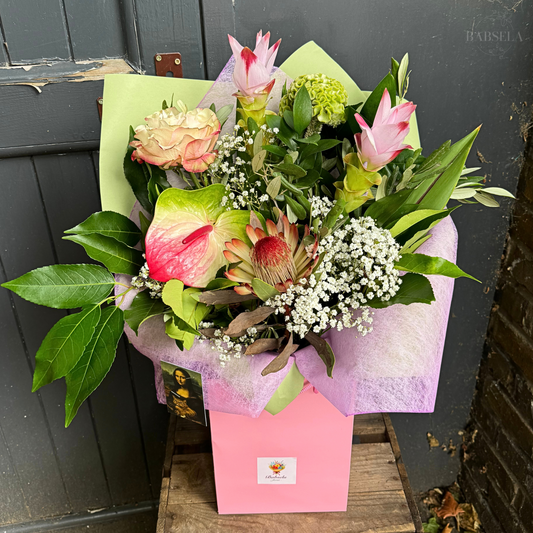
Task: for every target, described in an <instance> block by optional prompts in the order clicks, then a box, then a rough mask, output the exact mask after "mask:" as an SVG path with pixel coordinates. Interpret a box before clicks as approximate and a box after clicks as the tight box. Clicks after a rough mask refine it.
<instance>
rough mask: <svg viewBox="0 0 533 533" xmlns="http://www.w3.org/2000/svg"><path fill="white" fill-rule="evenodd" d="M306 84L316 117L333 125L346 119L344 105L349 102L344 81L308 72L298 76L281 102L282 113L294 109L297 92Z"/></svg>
mask: <svg viewBox="0 0 533 533" xmlns="http://www.w3.org/2000/svg"><path fill="white" fill-rule="evenodd" d="M304 84H305V88H306V89H307V91H308V93H309V96H310V97H311V103H312V104H313V117H314V119H316V120H318V122H320V123H322V124H328V125H329V126H333V127H336V126H338V125H339V124H342V123H343V122H344V121H345V118H344V107H345V106H346V104H347V103H348V93H347V92H346V89H345V88H344V87H343V85H342V83H340V82H339V81H337V80H335V79H333V78H328V76H326V75H325V74H306V75H304V76H299V77H298V78H296V79H295V80H294V81H293V82H292V84H291V86H290V88H289V90H288V91H287V94H286V95H285V96H284V97H283V98H282V99H281V102H280V103H279V114H280V115H283V112H284V111H285V110H287V109H289V110H291V111H292V106H293V105H294V99H295V97H296V93H297V92H298V90H299V89H300V87H302V85H304ZM313 122H314V121H313Z"/></svg>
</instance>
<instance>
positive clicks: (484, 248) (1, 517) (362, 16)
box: [0, 0, 533, 533]
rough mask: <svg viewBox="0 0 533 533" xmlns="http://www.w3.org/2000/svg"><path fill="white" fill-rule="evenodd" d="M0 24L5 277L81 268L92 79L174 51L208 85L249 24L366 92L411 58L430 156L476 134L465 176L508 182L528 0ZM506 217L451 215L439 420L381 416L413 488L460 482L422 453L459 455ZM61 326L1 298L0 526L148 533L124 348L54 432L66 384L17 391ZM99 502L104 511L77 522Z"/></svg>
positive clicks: (145, 482) (159, 410) (145, 462)
mask: <svg viewBox="0 0 533 533" xmlns="http://www.w3.org/2000/svg"><path fill="white" fill-rule="evenodd" d="M0 19H1V20H0V22H1V24H0V30H1V32H2V35H1V38H2V41H4V42H5V43H6V45H5V46H4V47H3V48H2V52H0V54H1V55H0V61H3V64H4V65H5V66H8V67H10V68H8V69H0V104H1V105H0V114H1V116H2V127H1V128H0V158H1V160H0V186H1V188H0V224H1V226H0V227H1V230H0V280H2V281H3V280H4V279H11V278H13V277H16V276H19V275H21V274H22V273H24V272H26V271H27V270H29V269H32V268H36V267H39V266H43V265H46V264H50V263H54V262H78V261H83V260H84V257H83V254H82V253H81V252H80V249H78V248H77V247H76V246H75V245H74V244H72V243H69V242H65V241H62V240H60V238H59V237H60V235H61V232H62V231H63V230H64V229H66V228H68V227H71V226H73V225H75V224H76V223H77V222H79V221H80V220H81V219H83V218H84V217H85V216H87V215H88V214H90V213H91V212H92V211H95V210H97V209H98V208H99V201H98V182H97V168H98V153H97V150H98V139H99V120H98V115H97V111H96V104H95V100H96V98H97V97H98V96H100V95H101V94H102V80H101V79H99V72H100V73H101V72H102V69H106V68H107V69H118V70H121V69H124V70H127V69H128V68H130V67H131V68H132V69H133V70H134V71H136V72H139V73H141V72H146V73H147V74H153V73H154V69H153V56H154V54H155V53H157V52H174V51H176V52H181V54H182V57H183V67H184V75H185V76H186V77H191V78H192V77H194V78H205V77H207V78H209V79H214V78H215V77H216V75H217V74H218V72H219V71H220V69H221V68H222V67H223V66H224V64H225V62H226V61H227V59H228V57H229V55H230V49H229V46H228V45H227V38H226V34H227V33H231V34H232V35H235V36H236V37H237V38H238V39H239V41H240V42H241V43H243V44H248V45H252V44H253V43H254V40H255V38H254V36H255V33H256V32H257V31H258V30H259V29H261V28H262V29H263V31H267V30H270V31H271V32H272V34H273V36H274V38H275V39H277V38H279V37H281V38H282V39H283V41H282V45H281V49H280V52H279V55H278V64H280V63H281V62H282V61H283V60H284V59H285V58H286V57H287V56H288V55H290V54H291V53H292V52H293V51H294V50H295V49H296V48H297V47H298V46H300V45H302V44H304V43H305V42H306V41H308V40H310V39H313V40H315V41H316V42H317V43H318V44H319V45H320V46H322V47H323V48H324V49H325V50H326V51H327V52H328V53H329V54H330V55H331V56H332V57H333V58H335V59H336V60H337V61H338V62H339V63H340V64H341V65H342V66H343V67H344V68H345V69H346V70H347V71H348V73H349V74H350V75H351V76H352V77H353V78H354V79H355V80H356V81H357V83H358V84H359V85H360V86H361V88H363V89H368V88H372V87H373V86H375V84H376V83H377V82H378V81H379V79H380V78H381V76H382V75H383V73H384V72H385V71H386V70H387V69H388V65H389V60H390V57H391V55H394V56H395V57H397V58H399V57H401V56H402V55H403V53H405V52H406V51H408V52H409V54H410V58H411V67H412V69H413V73H412V75H411V86H410V91H409V97H410V98H411V99H413V100H414V101H415V102H416V103H417V104H418V105H419V107H418V110H417V115H418V120H419V126H420V132H421V136H422V139H423V143H424V146H425V147H426V149H427V150H432V149H433V148H435V147H436V146H437V145H438V144H439V143H440V142H442V141H443V140H445V139H448V138H450V139H457V138H459V137H461V136H463V135H464V134H466V133H467V132H468V131H470V130H471V129H473V128H474V127H475V126H477V125H478V124H480V123H483V124H484V126H483V128H482V132H481V134H480V135H479V137H478V141H477V144H476V146H477V149H478V150H479V154H478V155H477V156H476V154H475V153H474V154H473V155H472V157H471V159H470V161H469V164H470V166H477V165H479V161H480V160H481V161H486V162H484V163H483V164H482V167H483V170H482V172H483V173H484V174H487V179H488V181H489V182H490V183H491V184H492V185H500V186H505V187H507V188H509V189H510V190H514V188H515V186H516V182H517V178H518V172H519V166H520V155H521V152H522V149H523V142H522V138H521V131H522V130H523V129H524V128H525V123H526V122H527V121H528V120H529V116H530V114H529V108H528V107H526V102H529V103H530V102H531V101H532V97H533V86H532V84H531V80H530V78H531V72H532V66H533V54H532V51H533V50H532V42H531V31H530V29H529V28H530V27H531V24H532V22H533V10H532V7H531V5H530V4H529V3H526V2H520V1H519V0H498V2H494V1H481V0H463V1H462V2H456V1H455V0H438V1H433V2H428V1H427V0H374V1H372V2H370V1H368V0H331V1H329V2H323V1H320V0H306V1H305V2H304V1H302V0H300V1H298V0H270V1H269V2H268V3H267V2H265V1H264V0H261V1H259V0H202V1H200V0H107V1H104V0H94V1H91V2H87V1H84V2H82V1H80V0H39V2H36V1H35V0H33V1H32V0H18V1H17V2H12V1H9V0H0ZM495 35H498V39H497V40H496V37H495ZM103 58H107V59H106V60H105V61H104V60H103ZM113 58H115V59H113ZM121 60H123V61H122V62H120V61H121ZM124 60H125V61H124ZM80 61H86V62H88V63H89V64H85V65H79V64H78V63H79V62H80ZM113 61H115V63H113V64H112V65H111V63H110V62H113ZM117 61H118V62H117ZM43 63H44V64H46V66H39V65H42V64H43ZM16 65H23V66H25V67H28V66H32V68H31V69H29V70H25V69H24V68H15V67H16ZM33 65H35V66H33ZM76 72H78V73H79V72H84V73H83V74H81V75H79V74H76ZM43 77H44V78H45V80H44V81H43V79H42V78H43ZM24 83H25V84H30V85H21V84H24ZM43 83H46V84H44V85H43ZM39 91H40V92H39ZM104 105H105V103H104ZM508 208H509V204H508V203H504V206H503V208H502V209H500V210H489V209H488V208H482V207H478V206H467V207H462V208H461V209H460V210H459V212H458V214H457V215H456V216H455V217H454V218H455V221H456V223H457V226H458V228H459V233H460V242H459V261H460V264H461V265H462V267H463V268H464V269H465V270H466V271H468V272H470V273H472V274H474V275H476V277H478V278H480V279H481V280H482V281H483V285H482V286H479V285H476V284H474V283H472V282H469V281H466V280H460V281H458V282H457V285H456V292H455V296H454V301H453V306H452V315H451V318H450V325H449V332H448V338H447V343H446V349H445V356H444V362H443V368H442V374H441V383H440V389H439V395H438V401H437V408H436V411H435V413H434V414H431V415H395V416H394V417H393V421H394V424H395V428H396V431H397V433H398V437H399V439H400V445H401V447H402V451H403V457H404V460H405V462H406V464H407V468H408V471H409V475H410V477H411V481H412V483H413V486H414V488H415V490H423V489H427V488H428V487H432V486H434V485H442V484H446V483H449V482H450V481H451V480H452V479H454V477H455V475H456V472H457V468H458V455H459V454H458V453H457V454H456V455H455V456H452V455H451V454H450V453H448V451H444V450H442V449H441V448H440V447H439V448H432V449H430V448H429V446H428V444H427V439H426V433H427V432H431V433H432V434H434V435H435V437H436V438H438V439H439V441H440V443H441V444H445V445H447V446H448V445H449V441H450V440H452V441H453V444H454V445H458V448H460V441H461V437H460V436H459V435H458V432H459V431H460V430H461V429H462V428H463V427H464V425H465V423H466V420H467V416H468V411H469V406H470V402H471V398H472V393H473V389H474V382H475V375H476V372H477V367H478V363H479V360H480V358H481V354H482V349H483V343H484V336H485V331H486V326H487V320H488V313H489V310H490V305H491V302H492V294H493V288H494V283H495V280H496V277H497V276H496V273H497V270H498V268H499V264H500V255H501V251H502V249H503V239H504V235H505V232H506V229H507V225H508V213H509V210H508ZM59 316H61V312H59V311H54V310H48V309H44V308H38V307H36V306H33V305H31V304H28V303H26V302H24V301H22V300H20V299H19V298H17V297H11V296H10V295H9V294H8V293H7V292H6V291H0V338H1V339H2V345H1V348H0V350H1V352H0V353H1V355H0V525H3V524H12V525H13V524H25V528H26V529H20V528H18V526H17V531H24V530H25V531H47V530H50V528H52V527H54V526H53V524H54V520H55V519H54V518H53V517H57V516H60V515H68V516H70V520H71V522H70V523H71V524H72V527H74V526H75V525H76V524H81V523H87V524H89V523H90V520H91V519H92V520H94V519H95V517H96V519H97V520H104V519H108V518H109V517H113V516H115V518H117V519H118V517H119V516H124V517H125V518H124V521H123V522H121V523H122V524H123V525H121V526H118V525H117V524H118V522H114V523H111V524H110V525H109V528H110V529H109V531H113V532H118V531H128V532H133V533H135V531H153V530H154V526H153V524H154V522H153V521H152V520H153V518H152V516H151V515H150V512H149V511H150V509H151V507H152V506H153V505H154V501H155V500H156V499H157V496H158V484H159V482H160V462H161V453H162V450H163V441H164V439H165V434H164V432H165V425H166V413H165V409H164V408H163V407H161V406H158V405H157V404H156V403H155V399H154V395H153V390H152V385H153V384H152V381H153V378H152V369H151V367H150V364H149V363H148V362H147V361H146V360H145V359H144V358H143V357H142V356H140V355H139V354H137V353H135V351H134V350H132V349H131V348H130V347H128V346H127V345H126V344H123V345H121V348H120V351H119V355H118V357H117V362H116V364H115V365H114V367H113V369H112V371H111V373H110V375H109V376H108V377H107V379H106V380H105V382H104V384H103V385H102V387H101V388H100V389H99V390H98V391H97V392H96V394H95V395H94V396H93V398H92V399H91V401H90V402H87V404H86V405H85V406H84V407H83V408H82V409H81V412H80V414H79V415H78V417H77V419H76V420H75V421H74V423H73V425H72V426H71V428H69V429H68V430H65V429H64V428H63V396H64V391H63V389H62V385H61V384H54V385H52V386H49V387H46V388H45V389H43V390H42V391H40V392H39V393H36V394H31V393H30V384H31V372H32V367H33V356H34V353H35V351H36V349H37V347H38V345H39V343H40V342H41V340H42V338H43V336H44V335H45V333H46V331H47V329H48V328H49V327H50V326H51V325H52V323H53V322H54V321H55V320H57V318H58V317H59ZM136 504H137V505H136ZM99 508H104V509H107V511H106V510H104V511H103V512H102V513H87V510H89V509H90V510H94V509H99ZM109 509H111V510H109ZM138 511H141V512H142V511H147V512H145V513H144V514H142V513H141V514H132V513H134V512H138ZM114 512H115V513H118V514H116V515H113V513H114ZM128 517H130V518H128ZM39 520H45V522H38V521H39ZM46 520H48V521H46ZM113 524H114V525H113ZM13 527H14V526H4V527H3V528H2V530H6V531H10V528H11V530H13V531H14V529H13ZM31 527H33V528H34V529H31ZM101 527H103V526H101ZM28 528H30V529H28ZM47 528H48V529H47ZM72 531H74V529H72ZM102 531H104V529H102ZM106 531H107V529H106Z"/></svg>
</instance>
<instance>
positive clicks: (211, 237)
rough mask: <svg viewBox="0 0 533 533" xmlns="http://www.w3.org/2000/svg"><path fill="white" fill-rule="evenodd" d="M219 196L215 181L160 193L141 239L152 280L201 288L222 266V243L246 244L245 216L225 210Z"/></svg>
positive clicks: (221, 190) (223, 191)
mask: <svg viewBox="0 0 533 533" xmlns="http://www.w3.org/2000/svg"><path fill="white" fill-rule="evenodd" d="M225 194H226V188H225V187H224V185H222V184H220V183H217V184H214V185H210V186H209V187H206V188H204V189H199V190H192V191H185V190H182V189H167V190H165V191H163V193H162V194H161V196H159V199H158V201H157V205H156V207H155V214H154V219H153V221H152V224H151V225H150V229H149V230H148V233H147V234H146V241H145V243H146V261H147V263H148V268H149V269H150V277H151V278H152V279H155V280H157V281H163V282H166V281H169V280H171V279H178V280H181V281H182V282H183V283H184V284H185V285H188V286H190V287H205V286H206V285H207V284H208V283H209V281H211V280H212V279H213V278H214V277H215V275H216V273H217V271H218V270H219V269H220V267H222V266H223V265H224V264H226V259H225V257H224V253H223V251H224V249H225V246H224V243H225V242H228V241H231V239H241V240H245V241H247V242H249V241H248V239H247V236H246V225H247V224H249V223H250V212H249V211H226V208H225V207H223V206H222V198H223V197H224V195H225Z"/></svg>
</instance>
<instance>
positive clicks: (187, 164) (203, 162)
mask: <svg viewBox="0 0 533 533" xmlns="http://www.w3.org/2000/svg"><path fill="white" fill-rule="evenodd" d="M216 157H217V156H216V154H213V153H207V154H204V155H203V156H202V157H199V158H198V159H192V160H187V159H183V161H182V165H183V168H184V169H185V170H186V171H187V172H195V173H196V172H205V171H206V170H207V169H208V168H209V165H211V164H212V163H213V161H214V160H215V159H216Z"/></svg>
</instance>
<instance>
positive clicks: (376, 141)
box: [355, 89, 416, 172]
mask: <svg viewBox="0 0 533 533" xmlns="http://www.w3.org/2000/svg"><path fill="white" fill-rule="evenodd" d="M415 109H416V105H414V104H413V103H412V102H406V103H404V104H401V105H398V106H395V107H393V108H391V99H390V95H389V91H388V90H387V89H385V90H384V91H383V96H382V97H381V101H380V103H379V107H378V110H377V112H376V116H375V118H374V123H373V124H372V127H370V126H369V125H368V124H367V123H366V122H365V119H364V118H363V117H362V116H361V115H360V114H359V113H356V114H355V120H357V123H358V124H359V126H360V127H361V129H362V130H363V131H362V133H356V134H355V142H356V144H357V155H358V156H359V160H360V161H361V165H362V167H363V168H364V169H365V170H368V171H371V172H375V171H377V170H380V169H381V168H383V167H384V166H385V165H386V164H387V163H390V162H391V161H392V160H393V159H394V158H395V157H396V156H397V155H398V154H399V153H400V152H401V151H402V150H405V149H406V148H411V146H409V145H407V144H402V143H403V140H404V139H405V137H406V136H407V134H408V133H409V118H410V117H411V115H412V114H413V112H414V110H415Z"/></svg>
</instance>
